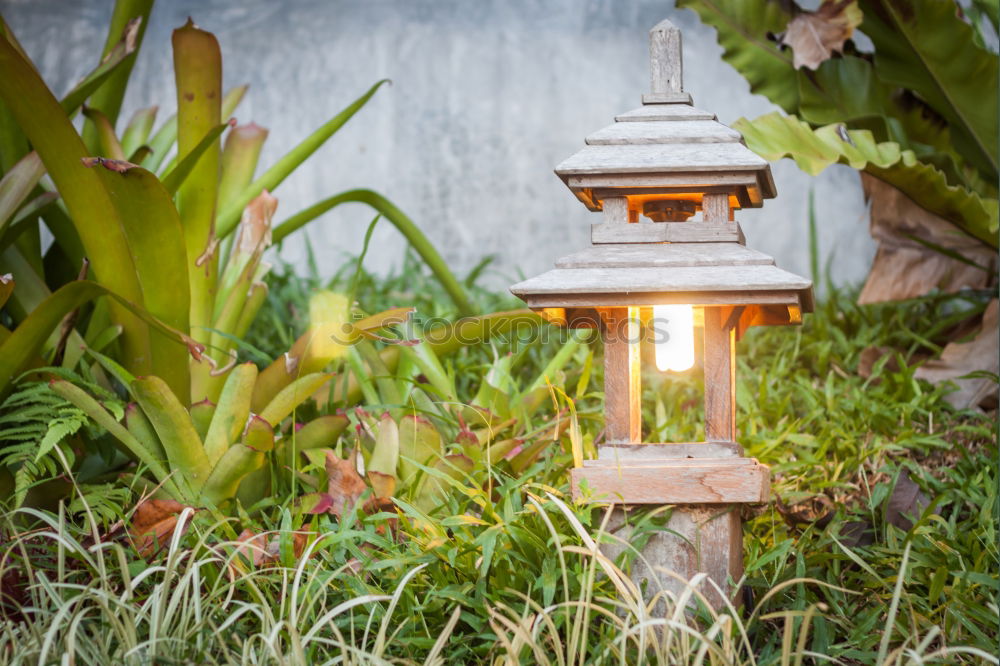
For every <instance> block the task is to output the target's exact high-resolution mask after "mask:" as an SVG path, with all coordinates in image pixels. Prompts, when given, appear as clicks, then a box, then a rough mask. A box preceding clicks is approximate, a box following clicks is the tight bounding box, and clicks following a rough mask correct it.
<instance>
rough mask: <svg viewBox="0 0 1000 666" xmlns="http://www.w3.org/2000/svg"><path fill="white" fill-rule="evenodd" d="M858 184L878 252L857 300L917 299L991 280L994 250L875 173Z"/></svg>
mask: <svg viewBox="0 0 1000 666" xmlns="http://www.w3.org/2000/svg"><path fill="white" fill-rule="evenodd" d="M861 185H862V187H863V188H864V192H865V199H867V200H868V201H870V202H871V226H870V232H871V236H872V238H873V239H875V241H876V242H877V243H878V250H877V251H876V253H875V259H874V260H873V261H872V267H871V271H870V272H869V274H868V279H867V280H866V281H865V286H864V288H862V290H861V294H860V295H859V296H858V303H859V304H861V305H868V304H871V303H883V302H886V301H896V300H903V299H907V298H916V297H918V296H923V295H924V294H927V293H928V292H930V291H931V290H933V289H937V290H939V291H941V292H942V293H947V294H950V293H955V292H958V291H960V290H962V289H985V288H986V287H988V286H989V285H990V284H993V280H994V276H995V275H996V269H997V253H996V250H994V249H993V248H991V247H987V246H986V245H985V244H983V243H982V242H980V241H978V240H977V239H975V238H973V237H972V236H969V235H968V234H966V233H963V232H962V231H960V230H959V229H958V227H956V226H955V225H954V224H952V223H951V222H949V221H948V220H946V219H944V218H943V217H940V216H938V215H935V214H934V213H931V212H930V211H928V210H926V209H924V208H921V207H920V206H918V205H917V204H916V203H914V202H913V200H912V199H910V198H909V197H907V196H906V195H905V194H903V193H902V192H900V191H899V190H898V189H896V188H895V187H893V186H892V185H889V184H888V183H886V182H884V181H882V180H879V179H878V178H875V177H874V176H870V175H868V174H866V173H862V174H861ZM935 247H936V248H940V250H937V249H933V248H935ZM946 253H947V254H946ZM949 255H950V256H949Z"/></svg>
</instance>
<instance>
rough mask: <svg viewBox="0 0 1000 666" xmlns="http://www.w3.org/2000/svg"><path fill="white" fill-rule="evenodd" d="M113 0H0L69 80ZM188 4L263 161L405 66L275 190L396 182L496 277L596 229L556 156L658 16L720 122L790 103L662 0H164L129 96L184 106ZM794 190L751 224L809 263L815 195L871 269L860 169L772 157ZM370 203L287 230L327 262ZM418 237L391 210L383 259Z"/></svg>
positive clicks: (570, 144)
mask: <svg viewBox="0 0 1000 666" xmlns="http://www.w3.org/2000/svg"><path fill="white" fill-rule="evenodd" d="M112 4H113V3H112V0H79V1H77V2H70V1H68V0H0V12H2V13H3V15H4V17H5V18H6V20H7V21H8V22H9V23H10V24H11V26H12V27H13V29H14V31H15V33H16V34H17V35H18V37H19V38H20V40H21V42H22V43H23V44H24V46H25V47H26V49H27V50H28V52H29V54H30V55H31V57H32V58H33V59H34V60H35V62H36V63H37V65H38V67H39V69H40V70H41V72H42V74H43V76H44V77H45V78H46V80H47V81H48V82H49V83H50V85H51V86H52V87H53V88H54V89H55V91H56V92H57V93H62V92H64V91H65V90H67V89H68V88H69V87H70V85H71V84H72V83H73V82H75V81H76V80H77V79H78V78H79V77H81V76H82V75H83V74H84V73H85V72H86V71H87V70H88V69H89V68H90V67H91V63H92V62H93V61H94V60H95V58H96V57H97V55H98V54H99V51H100V47H101V45H102V44H103V40H104V36H105V31H106V25H107V20H108V17H109V16H110V12H111V7H112ZM188 15H191V16H193V17H194V19H195V21H196V22H197V23H198V24H199V25H200V26H201V27H203V28H205V29H207V30H211V31H212V32H214V33H215V34H216V35H217V36H218V38H219V41H220V43H221V46H222V52H223V57H224V63H225V73H224V76H225V83H226V86H227V87H229V86H233V85H237V84H240V83H244V82H249V83H250V86H251V88H250V92H249V94H248V97H247V99H246V100H245V102H244V103H243V105H242V106H241V108H240V109H239V110H238V112H237V114H236V115H237V117H238V118H239V120H240V122H241V123H242V122H248V121H250V120H253V121H255V122H257V123H258V124H261V125H263V126H265V127H268V128H269V129H270V130H271V135H270V138H269V139H268V143H267V145H266V146H265V149H264V154H263V161H262V164H264V165H267V164H270V163H271V162H273V161H274V160H276V159H277V158H278V157H280V156H281V155H282V154H283V153H284V152H285V151H286V150H288V149H289V148H291V147H292V146H293V145H295V144H296V143H297V142H298V141H299V140H300V139H301V138H302V137H304V136H306V135H307V134H309V133H310V132H311V131H312V130H313V129H315V128H316V127H317V126H319V125H320V124H321V123H323V122H324V121H325V120H326V119H328V118H329V117H330V116H332V115H333V114H335V113H336V112H337V111H339V110H340V109H341V108H343V107H344V106H346V105H347V104H348V103H349V102H350V101H352V100H353V99H355V98H356V97H357V96H358V95H360V94H361V93H362V92H363V91H364V90H366V89H367V88H368V86H370V85H371V84H372V83H373V82H374V81H376V80H377V79H379V78H382V77H388V78H391V79H392V81H393V83H392V86H391V87H384V88H383V89H382V90H380V91H379V92H378V93H377V94H376V96H375V97H374V98H373V99H372V101H371V102H370V103H369V105H368V106H367V107H366V108H365V109H363V110H362V112H361V113H360V114H358V115H357V116H356V117H355V118H354V119H353V120H352V121H351V122H350V123H349V124H348V125H347V126H346V127H345V128H344V129H343V130H341V132H340V133H339V134H338V135H336V136H335V137H334V138H333V139H332V140H331V141H330V142H329V143H328V144H327V145H326V146H325V147H324V148H323V149H322V150H320V151H319V152H318V153H316V154H315V155H314V156H313V157H312V158H311V159H310V161H309V162H307V163H306V165H305V166H304V167H303V168H301V169H300V170H299V172H298V173H296V174H295V175H294V176H293V177H292V178H290V179H289V180H288V181H286V182H285V183H284V184H282V185H281V187H280V188H278V190H277V191H276V192H275V194H276V196H277V197H278V198H279V200H280V204H279V213H278V219H279V220H281V219H284V218H285V217H287V216H289V215H291V214H293V213H295V212H296V211H298V210H300V209H302V208H304V207H306V206H308V205H310V204H311V203H313V202H314V201H316V200H318V199H320V198H323V197H325V196H329V195H331V194H334V193H336V192H340V191H342V190H346V189H349V188H354V187H370V188H373V189H375V190H377V191H380V192H382V193H383V194H385V195H386V196H388V197H389V198H390V199H391V200H392V201H394V202H395V203H396V204H397V205H398V206H399V207H400V208H402V209H403V210H404V211H406V212H407V214H409V215H410V216H411V217H412V218H413V219H414V220H415V221H416V222H417V223H418V224H419V225H420V226H421V227H422V228H423V229H424V230H425V231H426V233H427V234H428V235H429V236H430V238H431V239H432V240H433V241H434V243H436V245H437V247H438V248H439V249H440V251H441V253H442V254H443V255H444V257H445V258H446V259H447V260H448V261H449V263H451V265H452V266H454V267H456V269H457V270H459V271H460V272H464V271H465V270H467V269H469V268H470V267H472V266H473V265H475V264H476V263H477V262H478V261H479V259H480V258H481V257H482V256H483V255H486V254H496V255H497V261H496V263H495V264H494V267H493V269H492V272H491V273H490V274H489V276H488V279H489V281H490V283H492V284H493V285H495V286H502V285H505V284H508V283H510V282H511V281H512V280H514V279H515V278H516V276H517V275H519V274H521V273H523V274H529V275H530V274H532V273H536V272H539V271H542V270H545V269H547V268H549V267H550V266H551V264H552V261H553V260H554V259H555V258H556V257H557V256H559V255H561V254H564V253H566V252H567V251H569V250H573V249H576V248H579V247H583V246H584V245H586V244H587V243H588V242H589V241H588V231H587V230H588V228H589V227H588V225H589V224H590V223H591V222H594V221H595V218H596V215H594V214H591V213H589V212H587V211H586V210H585V209H584V208H583V206H581V205H580V204H579V203H577V201H576V200H575V198H574V197H573V196H572V195H571V194H570V192H569V190H567V189H566V188H565V187H564V186H563V184H562V183H561V182H560V181H559V179H558V178H556V176H555V175H554V174H553V173H552V169H553V167H554V166H555V165H556V164H557V163H558V162H559V161H561V160H562V159H563V158H565V157H567V156H569V155H570V154H572V153H573V152H575V151H576V150H577V149H578V148H580V147H581V146H582V145H583V138H584V137H585V136H586V135H587V134H588V133H590V132H592V131H594V130H596V129H599V128H601V127H603V126H605V125H607V124H609V123H610V122H611V121H612V120H613V117H614V115H615V114H616V113H619V112H622V111H626V110H629V109H631V108H634V107H636V106H638V105H639V104H640V96H641V94H642V93H643V92H645V91H646V90H647V87H648V62H647V58H648V55H647V31H648V30H649V28H650V27H652V26H653V25H654V24H655V23H657V22H658V21H659V20H660V19H662V18H664V17H669V18H671V20H673V21H674V22H675V23H676V24H677V25H679V26H680V27H681V28H682V30H683V31H684V64H685V89H686V90H688V91H690V92H691V93H692V95H693V97H694V100H695V104H696V105H697V106H698V107H700V108H703V109H708V110H712V111H714V112H716V113H718V115H719V119H720V120H721V121H722V122H724V123H731V122H732V121H734V120H736V119H737V118H739V117H741V116H748V117H755V116H757V115H760V114H763V113H766V112H768V111H771V110H772V109H773V108H774V107H773V106H772V105H771V104H770V103H769V102H768V101H767V100H766V99H765V98H763V97H760V96H756V95H751V94H750V92H749V88H748V85H747V83H746V82H745V81H744V80H743V79H742V78H741V77H740V76H739V74H737V72H736V71H735V70H734V69H732V68H731V67H730V66H729V65H727V64H725V63H724V62H723V61H722V59H721V48H720V47H719V46H718V45H717V44H716V41H715V31H714V30H713V29H711V28H707V27H705V26H703V25H702V24H701V23H700V22H699V21H698V19H697V17H696V15H695V14H694V13H693V12H690V11H687V10H676V9H674V8H673V5H672V2H663V1H656V2H654V1H650V0H628V1H623V0H339V1H335V0H286V1H285V2H274V1H273V0H241V1H240V2H232V1H225V0H160V2H159V3H158V5H157V6H156V7H155V8H154V11H153V15H152V19H151V21H150V25H149V29H148V32H147V34H146V39H145V43H144V44H143V48H142V52H141V55H140V57H139V60H138V62H137V64H136V68H135V71H134V75H133V84H132V85H131V87H130V88H129V90H128V95H127V97H126V101H125V109H124V114H125V115H127V114H129V113H131V112H132V111H133V110H135V109H137V108H140V107H144V106H148V105H151V104H159V105H160V108H161V111H160V112H161V117H166V115H167V114H169V113H171V112H172V111H173V109H174V107H175V100H174V99H173V95H174V93H173V71H172V64H171V54H170V32H171V30H172V29H173V28H175V27H178V26H180V25H181V24H183V23H184V21H185V20H186V18H187V16H188ZM773 171H774V176H775V181H776V182H777V186H778V198H777V199H775V200H772V201H769V202H767V203H766V205H765V207H764V208H763V209H760V210H752V211H745V212H743V213H740V214H739V217H738V219H739V220H740V221H741V222H742V224H743V226H744V229H745V231H746V233H747V237H748V243H749V244H750V245H752V246H753V247H756V248H758V249H760V250H763V251H765V252H768V253H770V254H772V255H774V256H775V257H776V258H777V260H778V264H779V265H780V266H782V267H784V268H787V269H789V270H792V271H795V272H798V273H800V274H804V275H807V274H808V271H809V261H808V249H807V248H808V241H807V238H808V234H807V215H808V204H807V202H808V194H809V190H810V188H812V189H813V190H814V191H815V201H816V205H815V212H816V217H817V220H818V224H819V243H820V247H821V251H822V253H823V255H824V257H825V260H826V259H829V258H830V257H834V261H833V264H832V266H833V274H834V277H835V279H836V280H837V281H838V282H840V283H846V282H855V281H858V280H861V279H863V277H864V276H865V274H866V272H867V270H868V266H869V265H870V262H871V257H872V256H873V254H874V248H873V244H872V241H871V240H870V238H869V236H868V233H867V214H866V211H865V206H864V202H863V200H862V196H861V188H860V182H859V179H858V176H857V174H856V173H855V172H854V171H853V170H851V169H849V168H847V167H833V168H830V169H827V170H826V171H825V172H824V173H823V174H821V176H820V177H818V178H815V179H812V178H809V177H807V176H805V175H804V174H802V173H801V172H799V171H798V169H797V168H796V167H795V165H794V164H793V163H792V162H791V161H789V160H783V161H782V162H779V163H776V164H774V165H773ZM372 217H373V213H372V212H371V211H370V210H368V209H367V208H365V207H364V206H361V205H350V206H343V207H341V208H339V209H336V210H334V211H332V212H331V213H329V214H327V215H326V216H325V218H323V219H322V220H320V221H318V222H316V223H314V225H313V226H312V227H311V228H310V230H309V232H308V239H307V238H306V236H304V235H299V236H298V237H294V238H291V239H289V240H288V241H286V243H285V247H283V248H282V250H281V253H282V256H283V257H284V258H286V259H288V260H290V261H295V262H301V261H302V259H303V257H304V256H305V254H304V252H305V244H306V243H307V242H308V243H311V245H312V249H313V252H314V253H315V254H316V256H317V258H318V260H319V263H320V265H321V268H322V270H324V271H325V272H328V273H329V272H332V270H333V269H334V268H335V267H336V266H337V265H338V264H339V263H340V262H341V260H342V257H343V255H344V253H357V252H358V251H359V250H360V247H361V242H362V239H363V236H364V232H365V228H366V227H367V224H368V222H369V221H370V220H371V219H372ZM403 247H404V242H403V240H402V238H401V237H400V236H399V234H398V233H397V232H396V231H395V229H393V228H392V227H391V225H390V224H389V223H387V222H381V223H380V225H379V227H378V228H377V229H376V231H375V235H374V239H373V244H372V250H371V251H370V253H369V257H368V260H367V265H368V267H369V268H374V269H378V270H383V271H384V270H387V269H389V268H390V267H391V266H392V265H394V264H397V263H398V262H399V260H400V257H401V253H402V250H403Z"/></svg>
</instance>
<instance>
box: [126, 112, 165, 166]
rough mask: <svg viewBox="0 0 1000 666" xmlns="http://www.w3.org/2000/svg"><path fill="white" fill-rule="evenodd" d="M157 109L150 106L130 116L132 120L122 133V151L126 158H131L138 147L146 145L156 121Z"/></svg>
mask: <svg viewBox="0 0 1000 666" xmlns="http://www.w3.org/2000/svg"><path fill="white" fill-rule="evenodd" d="M158 109H159V107H156V106H151V107H149V108H146V109H139V110H138V111H136V112H135V113H133V114H132V119H131V120H129V121H128V125H126V126H125V131H124V132H122V150H123V151H125V155H126V156H131V155H132V154H133V153H134V152H135V151H137V150H139V147H140V146H142V145H143V144H144V143H146V140H147V139H148V138H149V134H150V132H152V131H153V123H154V122H155V121H156V112H157V110H158Z"/></svg>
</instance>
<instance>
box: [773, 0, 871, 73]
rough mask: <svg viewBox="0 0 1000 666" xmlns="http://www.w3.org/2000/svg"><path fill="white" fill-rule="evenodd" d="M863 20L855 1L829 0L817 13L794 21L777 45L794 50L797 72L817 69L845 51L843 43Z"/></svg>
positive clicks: (793, 61)
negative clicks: (803, 69) (803, 68)
mask: <svg viewBox="0 0 1000 666" xmlns="http://www.w3.org/2000/svg"><path fill="white" fill-rule="evenodd" d="M861 19H862V14H861V10H860V9H859V8H858V4H857V2H856V1H855V0H841V1H840V2H837V1H836V0H826V1H825V2H824V3H823V4H822V5H820V6H819V9H817V10H816V11H814V12H802V13H801V14H799V15H798V16H796V17H795V18H793V19H792V20H791V21H790V22H789V23H788V27H787V28H786V29H785V32H784V33H782V34H781V35H778V43H779V44H780V45H782V46H789V47H791V49H792V53H793V58H792V64H793V65H794V66H795V68H796V69H800V68H802V67H808V68H809V69H816V68H817V67H819V66H820V64H821V63H822V62H823V61H824V60H829V59H830V56H832V55H833V53H834V51H836V52H838V53H839V52H841V51H843V49H844V42H846V41H847V40H848V39H850V38H851V35H852V34H854V28H856V27H857V26H858V25H860V24H861Z"/></svg>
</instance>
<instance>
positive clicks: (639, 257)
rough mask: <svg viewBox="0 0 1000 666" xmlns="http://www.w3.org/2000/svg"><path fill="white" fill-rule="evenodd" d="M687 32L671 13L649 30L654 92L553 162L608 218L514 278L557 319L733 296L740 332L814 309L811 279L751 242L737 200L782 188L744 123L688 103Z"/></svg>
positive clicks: (568, 321) (730, 304) (584, 322)
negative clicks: (684, 80) (741, 128)
mask: <svg viewBox="0 0 1000 666" xmlns="http://www.w3.org/2000/svg"><path fill="white" fill-rule="evenodd" d="M680 40H681V37H680V31H679V30H678V29H677V28H676V27H674V26H673V24H671V23H670V22H669V21H663V22H661V23H660V24H658V25H657V26H656V27H654V28H653V30H651V31H650V65H651V71H652V92H651V93H649V94H647V95H643V106H642V107H641V108H638V109H635V110H634V111H629V112H628V113H625V114H622V115H620V116H618V117H617V118H616V119H615V121H616V122H615V124H613V125H610V126H608V127H606V128H604V129H602V130H599V131H597V132H595V133H593V134H591V135H590V136H589V137H587V141H586V142H587V147H586V148H584V149H583V150H581V151H580V152H578V153H576V154H575V155H573V156H572V157H570V158H569V159H567V160H566V161H564V162H563V163H562V164H560V165H559V166H558V167H557V169H556V173H557V174H558V175H559V176H560V177H561V178H562V179H563V181H565V182H566V184H567V185H568V186H569V187H570V189H571V190H572V191H573V192H574V193H575V194H576V196H577V197H578V198H580V200H581V201H583V203H584V204H586V205H587V207H588V208H590V209H592V210H603V212H604V216H603V217H604V222H603V223H600V224H595V225H593V226H592V229H591V242H592V245H591V247H589V248H587V249H585V250H582V251H580V252H576V253H574V254H570V255H568V256H566V257H563V258H561V259H559V260H557V261H556V267H555V268H554V269H553V270H550V271H548V272H547V273H543V274H542V275H539V276H537V277H533V278H531V279H528V280H525V281H523V282H520V283H518V284H516V285H514V286H513V287H511V291H512V292H513V293H514V294H515V295H516V296H518V297H520V298H521V299H522V300H524V301H525V302H526V303H527V304H528V306H529V307H530V308H532V309H533V310H536V311H538V312H540V313H541V314H542V315H543V316H545V317H546V318H548V319H549V320H550V321H552V322H554V323H558V324H561V325H567V326H572V327H594V326H600V325H601V323H600V322H601V317H602V315H604V314H606V313H605V312H604V310H605V308H621V307H632V306H637V307H640V308H642V307H647V306H654V305H666V304H670V303H683V304H690V305H697V306H721V307H724V308H726V310H725V311H726V312H728V314H727V315H726V316H727V317H729V319H730V321H728V325H729V326H730V327H732V328H735V329H736V331H737V334H738V335H739V334H742V332H743V330H745V329H746V328H747V327H748V326H756V325H772V324H798V323H801V321H802V314H803V313H804V312H811V311H812V309H813V296H812V283H811V282H810V281H809V280H808V279H806V278H803V277H800V276H798V275H794V274H792V273H789V272H787V271H784V270H781V269H780V268H778V267H777V266H776V265H775V262H774V259H773V258H771V257H770V256H768V255H766V254H764V253H763V252H758V251H756V250H751V249H748V248H746V247H745V242H746V241H745V238H744V236H743V233H742V231H741V230H740V227H739V224H737V223H736V222H735V220H734V217H733V209H734V208H739V207H743V206H759V205H761V200H762V199H763V198H771V197H774V196H775V194H776V192H775V187H774V181H773V180H772V178H771V171H770V167H769V166H768V163H767V162H766V161H765V160H764V159H762V158H761V157H759V156H757V155H756V154H754V153H753V152H751V151H750V150H749V149H748V148H747V147H746V146H745V145H743V142H742V138H741V136H740V134H739V133H738V132H736V131H735V130H732V129H730V128H728V127H726V126H725V125H723V124H721V123H719V122H717V121H716V120H715V115H714V114H712V113H711V112H708V111H702V110H700V109H697V108H695V107H693V106H692V105H691V97H690V95H688V94H687V93H685V92H684V91H683V90H682V87H681V59H680V48H681V43H680ZM699 212H700V214H699ZM639 213H642V214H643V215H644V216H645V217H646V218H648V219H643V220H640V216H639ZM688 218H690V219H688Z"/></svg>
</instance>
